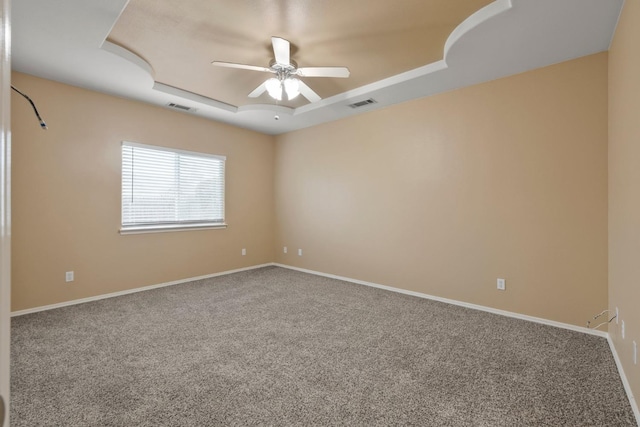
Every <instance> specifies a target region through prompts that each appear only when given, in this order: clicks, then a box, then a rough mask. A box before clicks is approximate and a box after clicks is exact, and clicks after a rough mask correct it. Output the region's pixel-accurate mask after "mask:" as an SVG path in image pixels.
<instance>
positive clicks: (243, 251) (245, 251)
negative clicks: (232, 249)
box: [242, 248, 247, 256]
mask: <svg viewBox="0 0 640 427" xmlns="http://www.w3.org/2000/svg"><path fill="white" fill-rule="evenodd" d="M246 254H247V250H246V249H245V248H242V256H245V255H246Z"/></svg>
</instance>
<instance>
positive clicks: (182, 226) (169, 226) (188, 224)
mask: <svg viewBox="0 0 640 427" xmlns="http://www.w3.org/2000/svg"><path fill="white" fill-rule="evenodd" d="M125 146H128V147H133V148H134V149H135V148H136V147H139V148H147V149H151V150H157V151H164V152H170V153H174V154H178V155H180V154H183V155H186V156H192V157H194V156H195V157H200V158H213V159H217V160H221V161H222V164H223V173H222V179H223V183H222V190H223V194H222V222H211V221H197V220H195V221H182V222H155V223H145V224H143V223H139V224H132V225H124V224H123V219H124V216H123V210H124V204H123V184H124V168H123V161H124V147H125ZM226 161H227V157H226V156H221V155H217V154H210V153H202V152H197V151H189V150H183V149H179V148H171V147H163V146H159V145H150V144H141V143H138V142H131V141H122V142H121V144H120V230H119V231H120V234H141V233H162V232H169V231H186V230H207V229H219V228H226V227H227V221H226V207H227V206H226V193H227V191H226V174H227V169H226Z"/></svg>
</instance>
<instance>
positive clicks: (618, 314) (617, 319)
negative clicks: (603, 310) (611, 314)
mask: <svg viewBox="0 0 640 427" xmlns="http://www.w3.org/2000/svg"><path fill="white" fill-rule="evenodd" d="M618 323H620V313H618V307H616V325H617V324H618Z"/></svg>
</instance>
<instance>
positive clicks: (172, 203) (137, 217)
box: [122, 142, 225, 231]
mask: <svg viewBox="0 0 640 427" xmlns="http://www.w3.org/2000/svg"><path fill="white" fill-rule="evenodd" d="M224 166H225V157H222V156H214V155H211V154H202V153H194V152H189V151H183V150H175V149H169V148H163V147H154V146H149V145H143V144H135V143H130V142H123V143H122V229H123V230H124V231H126V230H128V229H138V228H142V229H145V228H150V229H155V228H182V227H190V226H195V227H198V226H216V225H223V224H224Z"/></svg>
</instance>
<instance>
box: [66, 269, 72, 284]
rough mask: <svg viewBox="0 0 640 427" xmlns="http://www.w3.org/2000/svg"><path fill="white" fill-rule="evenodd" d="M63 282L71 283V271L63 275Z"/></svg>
mask: <svg viewBox="0 0 640 427" xmlns="http://www.w3.org/2000/svg"><path fill="white" fill-rule="evenodd" d="M64 280H65V281H66V282H73V271H67V272H66V273H64Z"/></svg>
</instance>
